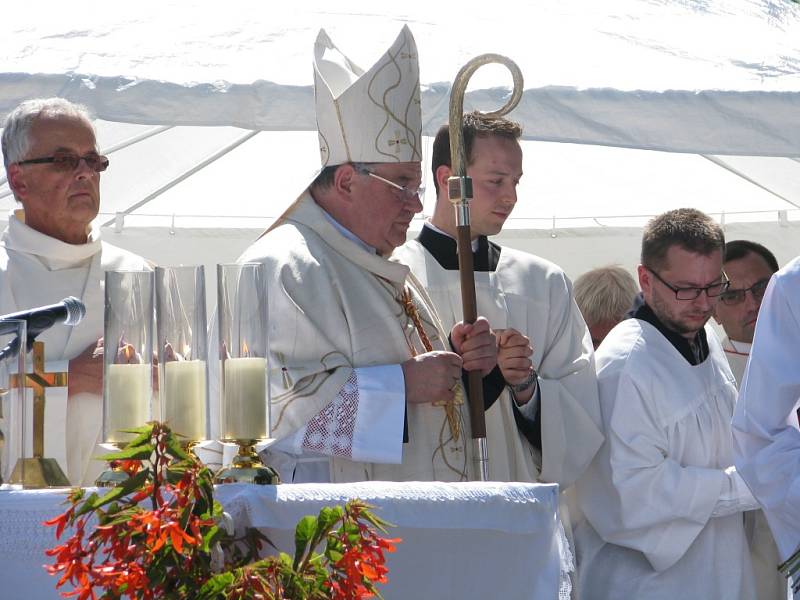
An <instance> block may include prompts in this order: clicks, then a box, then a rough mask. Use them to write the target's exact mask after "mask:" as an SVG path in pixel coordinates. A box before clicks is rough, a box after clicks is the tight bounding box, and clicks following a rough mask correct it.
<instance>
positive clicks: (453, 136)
mask: <svg viewBox="0 0 800 600" xmlns="http://www.w3.org/2000/svg"><path fill="white" fill-rule="evenodd" d="M489 63H499V64H501V65H504V66H505V67H507V68H508V70H509V71H511V75H512V77H513V79H514V89H513V92H512V94H511V98H509V100H508V102H506V104H505V105H504V106H503V107H501V108H500V109H498V110H496V111H493V112H488V113H485V114H486V115H488V116H494V117H500V116H502V115H505V114H507V113H509V112H511V111H512V110H513V109H514V107H515V106H516V105H517V104H518V103H519V101H520V99H521V98H522V71H520V69H519V67H518V66H517V64H516V63H515V62H514V61H512V60H511V59H509V58H506V57H505V56H502V55H500V54H482V55H480V56H477V57H475V58H473V59H472V60H471V61H469V62H468V63H467V64H466V65H464V66H463V67H462V68H461V70H460V71H459V72H458V74H457V75H456V77H455V79H454V80H453V90H452V92H451V93H450V115H449V116H450V119H449V127H450V165H451V172H452V176H451V177H450V179H448V181H447V191H448V198H449V200H450V202H451V203H452V204H453V207H454V208H455V211H456V229H457V232H458V238H457V243H458V271H459V277H460V278H461V303H462V306H463V313H464V322H465V323H474V322H475V320H476V319H477V318H478V309H477V301H476V298H475V270H474V266H473V264H472V234H471V231H470V218H469V203H470V200H472V178H471V177H469V176H468V175H467V167H466V165H467V161H466V156H465V152H464V139H463V129H462V123H463V110H464V93H465V92H466V89H467V84H468V83H469V80H470V78H471V77H472V75H473V74H474V73H475V71H477V70H478V69H479V68H480V67H482V66H483V65H486V64H489ZM467 377H468V379H467V383H468V393H467V396H468V398H469V417H470V426H471V430H472V443H473V448H472V460H473V463H474V470H475V475H476V478H477V479H478V481H488V480H489V452H488V449H487V447H486V418H485V414H484V411H485V409H484V406H483V377H482V376H481V373H480V371H470V372H469V373H468V376H467Z"/></svg>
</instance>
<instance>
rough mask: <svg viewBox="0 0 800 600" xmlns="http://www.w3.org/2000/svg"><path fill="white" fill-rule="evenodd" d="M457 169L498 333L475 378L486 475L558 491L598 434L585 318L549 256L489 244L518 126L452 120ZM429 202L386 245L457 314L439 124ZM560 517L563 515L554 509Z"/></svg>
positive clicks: (503, 212)
mask: <svg viewBox="0 0 800 600" xmlns="http://www.w3.org/2000/svg"><path fill="white" fill-rule="evenodd" d="M463 132H464V145H465V151H466V156H467V163H468V164H467V175H469V176H470V177H471V178H472V181H473V193H474V198H473V200H472V202H471V203H470V221H471V233H472V236H473V246H474V252H475V256H474V264H475V270H476V274H475V276H476V295H477V301H478V309H479V310H480V312H481V313H482V314H485V315H487V317H488V318H489V320H490V322H491V323H492V326H493V327H495V328H497V331H498V342H499V344H498V367H497V368H496V369H495V370H494V371H493V372H492V373H491V374H490V375H489V376H487V377H486V378H485V379H484V388H485V389H486V394H485V395H486V396H487V397H488V399H494V398H498V396H499V398H498V400H497V402H495V403H494V404H493V405H492V407H491V408H490V409H489V411H488V412H487V413H486V428H487V440H488V443H489V455H490V466H489V473H490V477H491V479H493V480H497V481H531V482H535V481H547V482H554V483H559V484H560V485H561V486H562V490H565V489H567V488H568V487H569V486H570V485H571V484H572V483H573V482H574V481H575V480H576V479H577V478H578V476H579V475H580V474H581V472H582V471H583V469H584V468H585V467H586V466H587V465H588V464H589V462H590V461H591V460H592V457H593V456H594V454H595V452H597V449H598V448H599V447H600V444H601V443H602V440H603V437H602V435H601V434H600V412H599V407H598V404H597V384H596V382H595V376H594V365H593V362H594V361H593V356H592V349H591V347H590V345H589V336H588V333H587V331H586V325H585V324H584V322H583V319H582V318H581V315H580V313H579V312H578V308H577V306H576V305H575V302H574V300H573V299H572V286H571V283H570V281H569V280H568V279H567V277H566V275H564V272H563V271H562V270H561V269H559V268H558V267H557V266H556V265H554V264H552V263H549V262H547V261H545V260H543V259H541V258H539V257H537V256H533V255H531V254H526V253H525V252H519V251H517V250H514V249H512V248H505V247H501V246H499V245H497V244H495V243H494V242H490V241H489V240H488V238H487V236H490V235H496V234H498V233H499V232H500V230H501V229H502V227H503V224H504V223H505V221H506V219H507V218H508V217H509V216H510V214H511V211H512V210H513V209H514V206H515V204H516V202H517V190H516V188H517V184H518V183H519V180H520V178H521V177H522V149H521V148H520V145H519V141H518V140H519V137H520V135H521V129H520V127H519V125H518V124H516V123H514V122H512V121H509V120H508V119H501V118H490V117H486V116H485V115H482V114H480V113H469V114H466V115H464V119H463ZM432 173H433V178H434V184H435V186H436V191H437V198H436V208H435V211H434V213H433V217H432V218H431V220H430V222H427V223H425V225H424V227H423V229H422V231H421V232H420V234H419V236H418V237H417V238H416V239H415V240H412V241H410V242H408V243H407V244H406V245H405V246H403V247H402V248H400V249H398V251H397V252H395V254H394V257H395V258H396V259H397V260H399V261H401V262H403V263H405V264H408V265H409V266H410V267H411V270H412V272H413V273H414V274H415V275H416V276H417V277H419V278H420V281H421V282H422V284H423V285H424V286H425V289H426V290H427V291H428V293H429V294H430V295H431V297H432V298H433V301H434V305H435V306H436V308H437V310H438V311H439V314H440V315H441V317H442V320H443V321H444V323H445V324H446V325H451V324H453V323H456V322H457V321H458V320H459V315H460V313H461V291H460V279H459V275H458V256H457V254H456V241H455V236H456V223H455V214H454V210H453V206H452V204H451V203H450V201H449V200H448V198H447V180H448V178H449V177H450V175H451V169H450V132H449V128H448V126H447V125H445V126H443V127H442V128H441V129H439V132H438V133H437V135H436V138H435V140H434V143H433V158H432ZM565 516H566V515H565Z"/></svg>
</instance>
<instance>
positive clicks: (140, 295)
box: [103, 271, 154, 444]
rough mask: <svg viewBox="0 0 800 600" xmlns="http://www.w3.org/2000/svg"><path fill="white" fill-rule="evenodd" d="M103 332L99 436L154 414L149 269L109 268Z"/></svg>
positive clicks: (116, 438)
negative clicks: (101, 412) (126, 269)
mask: <svg viewBox="0 0 800 600" xmlns="http://www.w3.org/2000/svg"><path fill="white" fill-rule="evenodd" d="M105 297H106V302H105V334H104V338H103V345H104V351H103V355H104V360H103V441H104V442H106V443H111V444H124V443H125V442H127V441H128V440H130V439H131V438H132V437H133V436H132V434H130V433H124V432H122V431H121V430H122V429H131V428H134V427H141V426H142V425H145V424H146V423H147V422H148V421H150V420H151V419H152V400H153V364H152V362H153V315H154V312H153V272H152V271H107V272H106V285H105Z"/></svg>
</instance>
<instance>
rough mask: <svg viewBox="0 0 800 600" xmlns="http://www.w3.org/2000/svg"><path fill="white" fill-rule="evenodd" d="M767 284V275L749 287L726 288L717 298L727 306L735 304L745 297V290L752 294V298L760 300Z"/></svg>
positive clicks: (742, 300)
mask: <svg viewBox="0 0 800 600" xmlns="http://www.w3.org/2000/svg"><path fill="white" fill-rule="evenodd" d="M767 285H769V277H768V278H766V279H761V280H760V281H756V282H755V283H754V284H753V285H751V286H750V287H749V288H744V289H738V290H730V289H729V290H726V291H724V292H723V293H722V294H721V295H720V298H719V299H720V300H722V301H723V302H724V303H725V304H727V305H728V306H735V305H737V304H741V303H742V302H744V300H745V298H746V297H747V292H750V293H751V294H753V300H756V301H758V302H760V301H761V299H762V298H763V297H764V292H766V291H767Z"/></svg>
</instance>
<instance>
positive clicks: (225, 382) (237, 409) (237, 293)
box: [217, 263, 269, 444]
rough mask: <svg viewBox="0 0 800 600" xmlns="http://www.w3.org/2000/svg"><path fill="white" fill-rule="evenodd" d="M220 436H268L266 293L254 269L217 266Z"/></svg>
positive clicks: (261, 270) (260, 273) (247, 440)
mask: <svg viewBox="0 0 800 600" xmlns="http://www.w3.org/2000/svg"><path fill="white" fill-rule="evenodd" d="M217 293H218V297H217V311H218V321H219V353H220V354H219V356H220V360H221V361H222V368H221V369H220V373H221V385H220V388H221V394H220V396H221V407H220V408H221V410H220V421H221V422H220V435H221V437H222V439H223V440H225V441H230V442H239V443H242V444H246V443H253V442H255V441H257V440H261V439H265V438H267V437H268V436H269V418H268V414H269V411H268V406H269V395H268V387H267V352H268V345H267V288H266V277H265V274H264V267H263V265H261V264H260V263H244V264H237V265H217Z"/></svg>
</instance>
